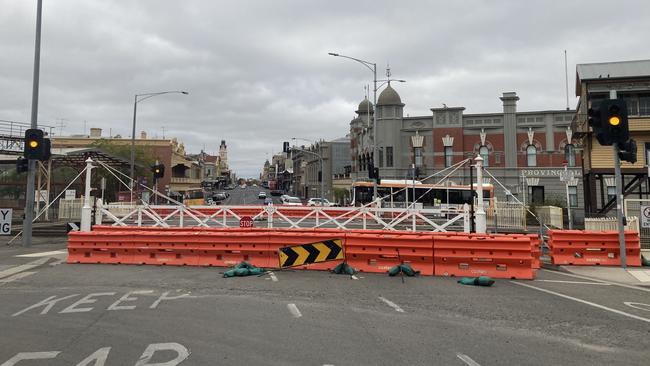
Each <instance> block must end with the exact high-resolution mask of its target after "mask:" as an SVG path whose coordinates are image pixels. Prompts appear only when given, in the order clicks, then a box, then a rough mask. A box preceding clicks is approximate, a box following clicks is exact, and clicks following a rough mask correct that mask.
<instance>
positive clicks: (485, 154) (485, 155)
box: [478, 145, 490, 166]
mask: <svg viewBox="0 0 650 366" xmlns="http://www.w3.org/2000/svg"><path fill="white" fill-rule="evenodd" d="M478 154H479V155H481V157H482V158H483V166H490V164H489V161H490V160H489V157H490V152H489V150H488V147H487V146H485V145H483V146H481V147H480V148H479V149H478Z"/></svg>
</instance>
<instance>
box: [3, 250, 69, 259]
mask: <svg viewBox="0 0 650 366" xmlns="http://www.w3.org/2000/svg"><path fill="white" fill-rule="evenodd" d="M67 253H68V252H67V251H65V250H54V251H51V252H39V253H29V254H21V255H16V256H15V257H19V258H38V257H52V256H55V255H58V254H67Z"/></svg>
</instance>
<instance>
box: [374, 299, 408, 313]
mask: <svg viewBox="0 0 650 366" xmlns="http://www.w3.org/2000/svg"><path fill="white" fill-rule="evenodd" d="M379 300H381V301H383V302H385V303H386V305H388V306H390V307H391V308H393V309H395V311H397V312H398V313H403V312H404V309H402V308H400V307H399V305H397V304H395V303H394V302H392V301H390V300H388V299H387V298H385V297H381V296H379Z"/></svg>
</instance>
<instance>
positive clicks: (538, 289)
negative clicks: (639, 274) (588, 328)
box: [510, 281, 650, 323]
mask: <svg viewBox="0 0 650 366" xmlns="http://www.w3.org/2000/svg"><path fill="white" fill-rule="evenodd" d="M510 283H514V284H515V285H519V286H524V287H528V288H532V289H534V290H537V291H542V292H546V293H548V294H551V295H555V296H559V297H563V298H565V299H569V300H573V301H576V302H580V303H583V304H586V305H590V306H593V307H596V308H599V309H603V310H607V311H611V312H612V313H615V314H619V315H623V316H627V317H628V318H632V319H636V320H641V321H644V322H646V323H650V319H647V318H644V317H640V316H637V315H634V314H630V313H626V312H624V311H620V310H616V309H612V308H609V307H607V306H603V305H600V304H596V303H594V302H591V301H587V300H582V299H578V298H577V297H573V296H569V295H565V294H561V293H559V292H555V291H551V290H546V289H543V288H541V287H535V286H531V285H528V284H525V283H521V282H515V281H510Z"/></svg>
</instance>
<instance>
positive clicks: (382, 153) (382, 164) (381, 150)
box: [378, 147, 384, 168]
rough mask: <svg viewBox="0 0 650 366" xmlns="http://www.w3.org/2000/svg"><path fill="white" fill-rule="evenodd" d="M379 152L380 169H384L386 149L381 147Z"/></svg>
mask: <svg viewBox="0 0 650 366" xmlns="http://www.w3.org/2000/svg"><path fill="white" fill-rule="evenodd" d="M378 150H379V151H378V153H379V167H380V168H382V167H383V166H384V148H383V147H380V148H379V149H378Z"/></svg>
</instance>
